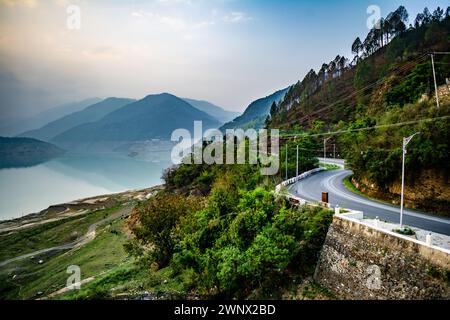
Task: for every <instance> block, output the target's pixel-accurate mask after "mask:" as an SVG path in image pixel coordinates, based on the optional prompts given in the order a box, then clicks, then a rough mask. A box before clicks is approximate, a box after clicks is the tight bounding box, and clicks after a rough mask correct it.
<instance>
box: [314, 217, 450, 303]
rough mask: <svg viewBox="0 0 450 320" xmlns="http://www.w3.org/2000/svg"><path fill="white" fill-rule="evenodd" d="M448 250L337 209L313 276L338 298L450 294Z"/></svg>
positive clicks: (382, 297) (403, 297)
mask: <svg viewBox="0 0 450 320" xmlns="http://www.w3.org/2000/svg"><path fill="white" fill-rule="evenodd" d="M449 253H450V252H448V250H445V249H441V248H437V247H430V246H427V245H426V244H424V243H421V242H419V241H416V240H414V239H411V238H408V237H406V236H402V235H397V234H394V233H392V232H388V231H383V230H379V229H375V228H373V227H370V226H368V225H365V224H364V223H360V222H358V221H356V220H353V219H350V218H347V217H345V216H343V215H336V216H335V217H334V219H333V223H332V225H331V226H330V229H329V231H328V234H327V238H326V240H325V244H324V246H323V249H322V252H321V255H320V259H319V263H318V265H317V268H316V273H315V280H316V281H317V282H318V283H320V284H321V285H322V286H324V287H326V288H328V289H329V290H331V291H333V292H334V293H335V294H336V295H337V296H338V297H339V298H341V299H450V290H449V277H450V254H449Z"/></svg>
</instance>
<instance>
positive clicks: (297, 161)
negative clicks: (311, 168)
mask: <svg viewBox="0 0 450 320" xmlns="http://www.w3.org/2000/svg"><path fill="white" fill-rule="evenodd" d="M296 174H297V175H296V177H298V145H297V170H296Z"/></svg>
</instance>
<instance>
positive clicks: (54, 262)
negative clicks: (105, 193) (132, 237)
mask: <svg viewBox="0 0 450 320" xmlns="http://www.w3.org/2000/svg"><path fill="white" fill-rule="evenodd" d="M113 211H114V210H113V209H109V210H103V211H98V212H97V213H96V215H92V220H94V217H95V218H96V219H97V220H100V219H103V217H104V216H105V215H107V214H109V213H112V212H113ZM86 220H87V219H86ZM91 222H92V221H91ZM123 222H124V220H122V219H118V220H116V221H114V222H111V223H109V224H106V225H104V226H101V227H99V228H97V232H96V234H97V236H96V238H95V240H93V241H91V242H89V243H87V244H86V245H84V246H83V247H81V248H78V249H73V250H70V251H66V252H63V253H61V252H58V253H51V254H45V255H43V256H39V257H35V259H25V260H21V261H17V262H14V263H11V264H9V265H7V266H5V267H3V268H1V269H0V284H1V285H0V299H34V298H38V297H43V296H45V295H48V294H51V293H53V292H55V291H57V290H59V289H61V288H63V287H65V285H66V280H67V278H68V277H69V274H67V273H66V270H67V267H69V266H71V265H78V266H79V267H80V268H81V273H82V275H81V278H82V279H86V278H89V277H92V276H97V275H99V274H101V273H104V272H107V271H109V270H111V269H113V268H115V267H117V266H118V265H119V264H121V263H123V262H124V261H126V259H127V255H126V253H125V251H124V249H123V244H124V243H125V241H126V239H127V238H126V235H125V233H124V232H123V231H122V228H123ZM72 223H73V222H72V221H71V222H66V223H63V224H61V225H59V226H56V227H55V228H51V229H49V230H48V231H47V233H48V234H59V233H60V231H61V230H64V229H70V226H71V225H72ZM86 228H87V226H86ZM44 234H45V233H44ZM46 241H47V240H46V239H45V237H44V239H42V242H39V241H37V242H36V246H37V247H41V248H42V247H46V245H47V242H46ZM40 259H42V260H44V263H43V264H39V263H38V262H37V261H39V260H40ZM14 276H15V277H14ZM38 293H41V294H38Z"/></svg>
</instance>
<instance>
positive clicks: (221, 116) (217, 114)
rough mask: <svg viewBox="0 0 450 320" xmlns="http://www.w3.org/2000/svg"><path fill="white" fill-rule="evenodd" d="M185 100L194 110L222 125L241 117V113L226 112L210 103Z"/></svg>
mask: <svg viewBox="0 0 450 320" xmlns="http://www.w3.org/2000/svg"><path fill="white" fill-rule="evenodd" d="M183 100H184V101H186V102H187V103H189V104H190V105H191V106H193V107H194V108H196V109H198V110H200V111H203V112H205V113H207V114H209V115H210V116H211V117H214V118H216V119H217V120H218V121H219V122H221V123H226V122H228V121H231V120H233V119H234V118H236V117H237V116H239V112H231V111H227V110H224V109H223V108H221V107H219V106H216V105H215V104H212V103H211V102H208V101H204V100H194V99H188V98H183Z"/></svg>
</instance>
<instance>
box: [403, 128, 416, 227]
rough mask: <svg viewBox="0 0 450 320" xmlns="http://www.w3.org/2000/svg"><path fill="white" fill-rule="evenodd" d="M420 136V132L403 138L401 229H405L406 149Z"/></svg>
mask: <svg viewBox="0 0 450 320" xmlns="http://www.w3.org/2000/svg"><path fill="white" fill-rule="evenodd" d="M418 134H420V133H419V132H417V133H414V134H413V135H412V136H410V137H408V138H403V158H402V195H401V203H400V229H402V228H403V201H404V192H405V157H406V153H407V150H406V147H407V146H408V144H409V143H410V142H411V140H412V139H413V138H414V137H415V136H416V135H418Z"/></svg>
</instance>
